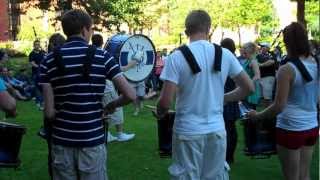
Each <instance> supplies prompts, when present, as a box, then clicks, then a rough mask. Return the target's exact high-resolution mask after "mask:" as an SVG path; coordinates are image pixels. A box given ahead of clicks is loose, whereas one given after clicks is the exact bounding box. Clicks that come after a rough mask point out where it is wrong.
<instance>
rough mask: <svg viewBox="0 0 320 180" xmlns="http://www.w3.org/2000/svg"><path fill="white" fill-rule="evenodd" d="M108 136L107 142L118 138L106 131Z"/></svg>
mask: <svg viewBox="0 0 320 180" xmlns="http://www.w3.org/2000/svg"><path fill="white" fill-rule="evenodd" d="M107 136H108V137H107V142H108V143H110V142H112V141H117V140H118V138H117V137H115V136H112V134H111V133H110V132H109V131H108V135H107Z"/></svg>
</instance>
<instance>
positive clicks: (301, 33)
mask: <svg viewBox="0 0 320 180" xmlns="http://www.w3.org/2000/svg"><path fill="white" fill-rule="evenodd" d="M283 41H284V44H285V46H286V49H287V53H288V57H289V58H298V57H299V56H301V55H304V56H309V55H310V45H309V42H308V34H307V31H306V30H305V28H304V27H303V26H302V25H301V24H299V23H297V22H293V23H291V24H290V25H288V26H287V27H285V28H284V30H283Z"/></svg>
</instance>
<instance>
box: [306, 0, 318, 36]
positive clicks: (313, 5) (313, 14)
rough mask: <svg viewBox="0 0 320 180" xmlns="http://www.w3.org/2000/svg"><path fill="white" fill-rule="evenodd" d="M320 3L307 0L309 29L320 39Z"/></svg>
mask: <svg viewBox="0 0 320 180" xmlns="http://www.w3.org/2000/svg"><path fill="white" fill-rule="evenodd" d="M319 13H320V5H319V1H306V4H305V14H306V21H307V27H308V30H309V31H310V32H311V35H312V36H313V38H314V39H317V40H320V15H319Z"/></svg>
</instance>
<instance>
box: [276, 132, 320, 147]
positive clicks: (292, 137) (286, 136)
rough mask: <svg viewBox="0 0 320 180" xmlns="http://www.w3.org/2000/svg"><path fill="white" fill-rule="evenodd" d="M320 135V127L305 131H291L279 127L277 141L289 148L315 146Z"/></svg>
mask: <svg viewBox="0 0 320 180" xmlns="http://www.w3.org/2000/svg"><path fill="white" fill-rule="evenodd" d="M318 137H319V127H316V128H313V129H309V130H305V131H289V130H285V129H281V128H277V131H276V141H277V144H278V145H280V146H284V147H286V148H288V149H298V148H301V147H302V146H313V145H315V144H316V142H317V139H318Z"/></svg>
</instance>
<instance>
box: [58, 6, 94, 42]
mask: <svg viewBox="0 0 320 180" xmlns="http://www.w3.org/2000/svg"><path fill="white" fill-rule="evenodd" d="M61 22H62V29H63V32H64V33H65V34H66V35H67V36H68V37H69V36H72V35H77V34H80V33H81V31H82V29H83V28H84V27H85V28H87V29H88V30H89V29H90V28H91V26H92V19H91V17H90V16H89V14H87V13H86V12H85V11H83V10H79V9H73V10H69V11H67V12H66V13H65V14H64V15H63V17H62V20H61Z"/></svg>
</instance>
